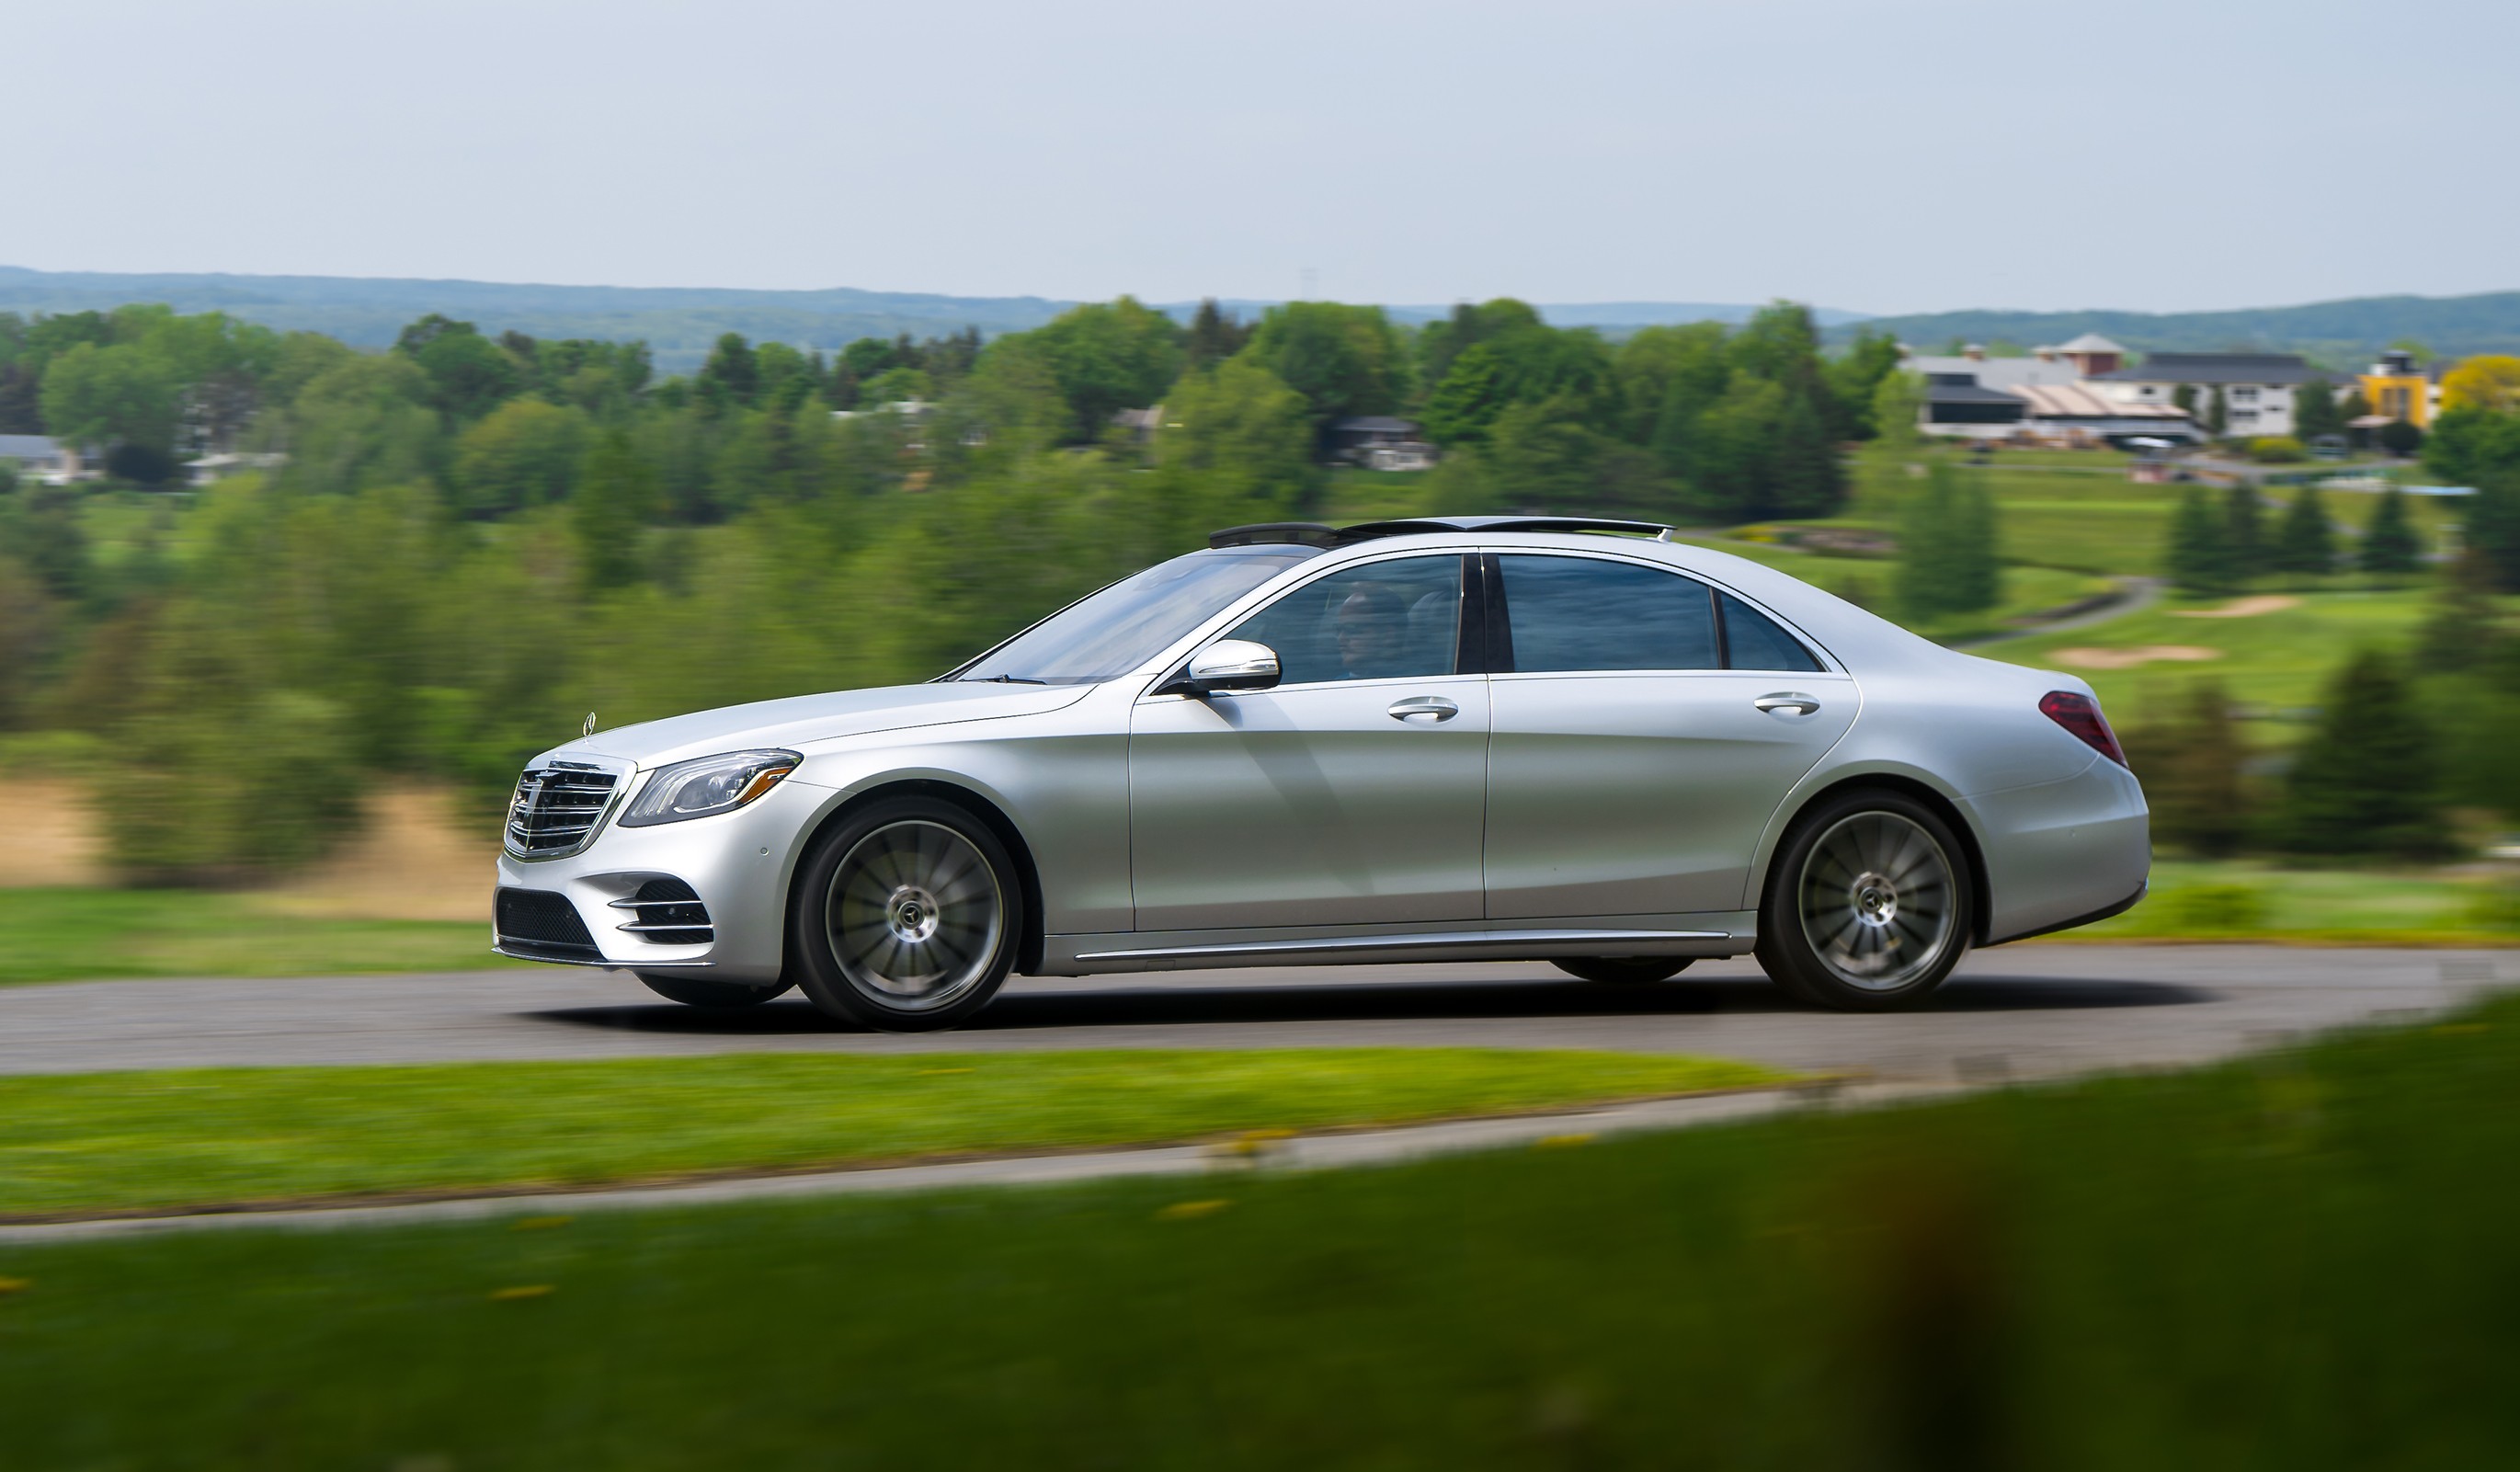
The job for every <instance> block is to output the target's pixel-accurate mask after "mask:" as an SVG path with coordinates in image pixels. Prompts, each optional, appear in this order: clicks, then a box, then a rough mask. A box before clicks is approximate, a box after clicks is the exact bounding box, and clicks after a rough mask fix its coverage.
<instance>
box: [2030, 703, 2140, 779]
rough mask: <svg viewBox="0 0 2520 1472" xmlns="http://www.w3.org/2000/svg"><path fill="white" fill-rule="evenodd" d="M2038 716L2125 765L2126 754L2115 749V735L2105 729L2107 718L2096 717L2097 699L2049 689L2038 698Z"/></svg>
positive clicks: (2097, 709)
mask: <svg viewBox="0 0 2520 1472" xmlns="http://www.w3.org/2000/svg"><path fill="white" fill-rule="evenodd" d="M2039 713H2040V714H2041V715H2043V716H2046V717H2047V718H2048V720H2050V721H2053V722H2055V723H2056V724H2057V725H2059V726H2062V727H2064V728H2065V729H2066V730H2067V731H2070V732H2072V733H2073V734H2074V736H2075V737H2076V738H2077V739H2079V740H2080V741H2081V742H2082V743H2083V744H2084V745H2086V746H2089V747H2091V748H2092V749H2093V751H2096V752H2098V753H2099V754H2100V755H2102V756H2104V757H2107V758H2108V759H2109V760H2110V761H2113V762H2115V763H2117V764H2118V765H2119V766H2121V767H2123V766H2125V765H2126V764H2127V759H2126V753H2125V752H2124V751H2122V750H2120V749H2119V748H2118V734H2117V733H2116V732H2114V731H2111V730H2109V722H2108V717H2106V716H2103V715H2101V714H2100V702H2098V701H2097V700H2094V699H2093V698H2092V697H2091V696H2089V695H2078V694H2076V693H2074V692H2073V691H2069V690H2051V691H2048V693H2046V694H2044V695H2042V696H2040V697H2039Z"/></svg>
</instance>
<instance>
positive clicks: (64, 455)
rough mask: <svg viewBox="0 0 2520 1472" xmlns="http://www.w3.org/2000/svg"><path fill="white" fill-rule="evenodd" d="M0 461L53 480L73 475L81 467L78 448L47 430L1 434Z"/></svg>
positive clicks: (31, 475) (57, 481) (33, 477)
mask: <svg viewBox="0 0 2520 1472" xmlns="http://www.w3.org/2000/svg"><path fill="white" fill-rule="evenodd" d="M0 464H5V465H7V466H8V467H9V468H11V469H13V470H16V471H17V472H18V473H19V474H20V475H22V476H24V477H25V478H26V479H28V480H41V481H46V482H50V483H53V484H60V483H61V482H63V481H66V480H70V479H74V478H76V477H77V476H78V474H79V473H80V466H79V456H78V451H77V449H76V448H74V447H72V446H70V445H67V444H65V443H63V442H62V441H60V440H57V439H54V438H53V437H52V436H50V435H47V434H0Z"/></svg>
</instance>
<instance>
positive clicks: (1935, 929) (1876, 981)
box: [1758, 790, 1972, 1012]
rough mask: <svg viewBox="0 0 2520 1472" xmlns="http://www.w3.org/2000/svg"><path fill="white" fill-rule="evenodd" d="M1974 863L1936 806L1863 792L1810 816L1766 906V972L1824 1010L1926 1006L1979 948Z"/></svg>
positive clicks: (1762, 952)
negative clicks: (1974, 930)
mask: <svg viewBox="0 0 2520 1472" xmlns="http://www.w3.org/2000/svg"><path fill="white" fill-rule="evenodd" d="M1971 923H1972V915H1971V899H1970V887H1969V873H1968V860H1967V857H1966V852H1965V851H1964V850H1963V849H1962V848H1961V847H1960V844H1959V840H1958V838H1957V837H1956V836H1954V834H1953V832H1952V830H1951V828H1950V826H1949V825H1946V824H1945V823H1944V822H1943V820H1942V819H1940V818H1939V817H1936V816H1935V814H1934V812H1933V810H1932V809H1930V808H1928V807H1926V806H1925V805H1924V804H1923V803H1920V802H1918V801H1916V800H1915V799H1914V798H1913V797H1909V796H1907V795H1906V794H1904V793H1899V792H1885V791H1861V790H1859V791H1854V792H1848V793H1844V794H1841V795H1840V796H1837V797H1834V798H1831V799H1829V800H1828V801H1826V802H1824V803H1823V804H1821V805H1820V806H1819V807H1817V808H1815V809H1813V810H1812V811H1811V812H1809V813H1806V814H1805V815H1803V817H1802V819H1801V820H1800V821H1799V822H1797V823H1796V824H1795V825H1794V828H1793V831H1792V832H1791V833H1790V834H1789V835H1788V836H1787V837H1786V840H1785V842H1784V844H1783V846H1782V847H1781V848H1780V849H1779V850H1778V854H1777V860H1776V864H1775V866H1774V867H1773V868H1771V869H1770V870H1769V872H1768V890H1767V894H1766V895H1765V896H1764V897H1763V898H1762V901H1761V904H1760V907H1759V947H1758V955H1759V964H1760V965H1761V966H1762V967H1763V968H1765V969H1766V971H1767V973H1768V975H1769V976H1770V977H1771V978H1773V979H1774V980H1775V981H1776V983H1777V985H1778V986H1779V987H1782V988H1783V989H1784V990H1785V992H1786V993H1787V995H1789V996H1791V997H1793V998H1795V999H1796V1000H1798V1001H1801V1002H1804V1003H1808V1004H1812V1005H1815V1006H1825V1007H1833V1008H1836V1009H1838V1010H1841V1011H1865V1012H1878V1011H1889V1010H1892V1009H1894V1008H1897V1007H1902V1006H1908V1005H1911V1004H1914V1003H1916V1002H1919V1001H1921V1000H1923V999H1924V998H1925V997H1926V996H1927V995H1928V994H1930V993H1931V992H1932V991H1933V990H1934V989H1935V988H1936V987H1939V986H1941V985H1942V984H1943V980H1944V978H1945V977H1948V976H1950V975H1951V974H1952V968H1953V967H1954V966H1956V965H1958V964H1959V959H1960V956H1961V954H1962V953H1963V952H1965V951H1966V950H1967V949H1968V937H1969V933H1970V928H1971Z"/></svg>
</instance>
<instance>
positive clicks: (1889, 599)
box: [1680, 534, 2115, 639]
mask: <svg viewBox="0 0 2520 1472" xmlns="http://www.w3.org/2000/svg"><path fill="white" fill-rule="evenodd" d="M1680 540H1682V541H1685V542H1693V543H1696V544H1698V545H1700V546H1704V547H1709V548H1713V549H1714V550H1716V551H1718V552H1728V553H1731V554H1732V555H1733V556H1734V557H1736V558H1747V559H1748V560H1750V561H1753V562H1757V563H1759V564H1761V565H1762V566H1767V567H1774V568H1776V569H1777V570H1778V571H1779V572H1782V573H1785V574H1788V575H1789V576H1792V577H1798V578H1800V579H1802V580H1803V581H1804V582H1806V583H1809V584H1811V585H1812V586H1814V587H1816V588H1823V589H1825V590H1827V591H1828V592H1830V593H1834V594H1836V595H1837V596H1838V597H1840V598H1844V599H1848V600H1850V601H1852V602H1857V603H1861V604H1863V605H1864V606H1866V607H1868V608H1872V609H1875V610H1877V611H1879V612H1880V613H1881V614H1882V615H1883V616H1884V617H1894V618H1895V617H1896V616H1897V610H1896V606H1895V604H1894V602H1893V599H1894V598H1895V596H1896V593H1897V585H1898V577H1899V564H1898V563H1896V562H1893V561H1889V560H1887V559H1883V558H1841V557H1827V556H1824V555H1823V554H1819V553H1812V552H1804V551H1802V550H1800V549H1798V548H1792V547H1782V546H1778V545H1777V544H1774V543H1769V542H1752V541H1743V540H1740V539H1737V538H1728V537H1720V536H1712V535H1708V536H1699V535H1694V534H1692V535H1688V536H1684V537H1682V538H1681V539H1680ZM2114 586H2115V585H2114V584H2113V583H2111V582H2110V581H2109V580H2108V579H2106V578H2100V577H2093V576H2092V575H2091V574H2089V573H2081V572H2067V571H2064V570H2062V569H2059V568H2054V567H2024V566H2014V567H2006V568H2005V569H2004V570H2003V602H2001V603H1999V604H1997V605H1996V606H1995V607H1993V608H1990V609H1988V610H1987V611H1986V612H1984V613H1978V614H1969V615H1966V616H1964V617H1961V618H1957V619H1952V620H1947V621H1945V622H1943V623H1926V624H1914V623H1910V627H1913V628H1915V629H1916V630H1917V631H1918V632H1920V633H1923V634H1926V635H1929V636H1932V637H1934V638H1938V639H1958V638H1965V637H1969V636H1973V635H1982V634H1987V633H1993V632H1999V631H2002V630H2003V629H2005V628H2006V627H2007V626H2009V625H2012V624H2013V623H2015V622H2016V621H2021V620H2028V619H2030V618H2032V617H2034V616H2036V615H2038V614H2042V613H2046V612H2048V611H2050V610H2052V609H2056V608H2061V607H2064V606H2066V605H2067V604H2069V603H2075V602H2081V601H2082V600H2084V599H2087V598H2092V597H2094V596H2096V595H2099V594H2104V593H2107V592H2108V591H2110V589H2111V588H2112V587H2114ZM1901 621H1902V622H1909V621H1907V620H1901Z"/></svg>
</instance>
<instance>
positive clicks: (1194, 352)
mask: <svg viewBox="0 0 2520 1472" xmlns="http://www.w3.org/2000/svg"><path fill="white" fill-rule="evenodd" d="M1250 336H1251V329H1250V328H1248V327H1246V326H1244V325H1243V324H1242V323H1241V322H1240V321H1238V320H1237V319H1235V318H1233V317H1229V316H1227V315H1226V314H1225V313H1224V311H1223V310H1221V309H1220V308H1219V307H1218V306H1217V304H1216V298H1215V297H1213V296H1210V297H1208V298H1206V299H1205V300H1203V301H1201V302H1200V303H1199V304H1198V311H1197V313H1196V314H1195V315H1194V316H1193V317H1192V318H1191V320H1190V333H1189V335H1187V336H1186V337H1184V338H1183V339H1182V353H1183V355H1184V356H1185V357H1186V358H1188V359H1189V362H1190V368H1191V370H1192V371H1193V372H1196V371H1197V370H1199V369H1203V368H1213V367H1215V366H1216V365H1217V364H1219V363H1222V362H1224V361H1225V360H1226V359H1228V358H1231V357H1233V356H1234V355H1235V354H1236V353H1238V352H1240V351H1241V350H1242V344H1243V343H1244V342H1245V341H1247V340H1249V339H1250Z"/></svg>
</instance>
